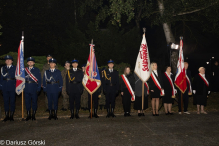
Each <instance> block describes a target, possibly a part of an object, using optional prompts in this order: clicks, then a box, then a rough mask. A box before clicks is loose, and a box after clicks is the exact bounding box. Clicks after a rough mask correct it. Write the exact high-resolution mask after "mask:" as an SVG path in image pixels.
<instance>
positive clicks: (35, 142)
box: [5, 140, 46, 145]
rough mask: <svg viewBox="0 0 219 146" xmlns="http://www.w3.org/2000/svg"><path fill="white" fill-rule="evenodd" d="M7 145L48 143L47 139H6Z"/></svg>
mask: <svg viewBox="0 0 219 146" xmlns="http://www.w3.org/2000/svg"><path fill="white" fill-rule="evenodd" d="M5 145H46V141H45V140H27V141H19V140H5Z"/></svg>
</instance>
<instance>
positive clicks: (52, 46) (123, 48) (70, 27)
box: [0, 0, 219, 76]
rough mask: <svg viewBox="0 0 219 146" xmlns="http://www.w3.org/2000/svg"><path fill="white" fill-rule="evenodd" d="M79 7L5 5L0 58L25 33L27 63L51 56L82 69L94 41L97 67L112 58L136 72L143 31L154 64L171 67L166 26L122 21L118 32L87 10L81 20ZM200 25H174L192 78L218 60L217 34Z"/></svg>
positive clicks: (31, 2)
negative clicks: (212, 58)
mask: <svg viewBox="0 0 219 146" xmlns="http://www.w3.org/2000/svg"><path fill="white" fill-rule="evenodd" d="M81 2H82V1H81ZM80 4H81V3H80V2H79V1H76V3H75V1H73V0H65V1H64V0H37V1H36V0H28V1H26V0H20V1H19V2H18V1H15V0H11V1H10V2H9V1H6V0H1V2H0V10H1V11H0V24H1V25H2V29H1V30H0V31H1V32H3V34H2V35H1V36H0V43H1V46H0V50H1V52H0V55H3V54H7V53H8V52H17V48H18V46H19V41H20V39H21V32H22V31H24V33H25V58H27V57H29V56H46V55H47V54H52V55H53V57H54V58H56V59H57V60H58V62H59V63H61V64H64V62H65V61H66V60H72V59H74V58H77V59H78V60H79V61H80V64H79V65H82V64H84V63H86V61H87V58H88V54H89V43H90V41H91V39H94V44H95V45H96V46H95V51H96V58H97V61H98V65H99V66H103V65H106V63H107V61H108V60H109V59H113V60H114V61H115V62H116V63H121V62H125V63H129V64H130V65H131V68H132V69H134V66H135V61H136V57H137V54H138V51H139V47H140V43H141V39H142V34H143V32H142V28H143V27H146V28H147V30H146V40H147V43H148V48H149V54H150V59H151V61H156V62H158V66H159V67H160V68H161V69H162V70H163V69H164V67H165V66H166V65H169V57H170V56H169V51H170V50H169V47H168V46H167V43H166V39H165V35H164V32H163V27H162V25H151V22H150V21H149V20H148V19H142V20H141V21H140V23H139V24H140V26H139V27H137V26H136V23H135V21H134V20H131V21H130V22H129V23H126V21H125V20H122V21H123V23H122V26H121V27H119V26H117V25H112V23H111V20H110V18H108V19H105V20H104V21H103V22H101V23H100V24H99V25H98V27H97V26H96V25H95V20H96V16H97V15H98V13H99V12H98V9H96V10H94V9H91V8H89V7H88V8H87V9H86V11H85V13H84V15H80V13H79V11H80V10H79V8H80ZM75 10H77V11H76V12H77V14H76V15H75ZM191 15H193V14H191ZM75 16H76V17H75ZM200 17H201V16H200ZM122 19H123V18H122ZM124 19H125V18H124ZM200 19H202V18H200ZM202 20H203V19H202ZM200 23H203V21H202V22H198V21H194V22H192V21H189V22H187V21H176V22H175V23H174V24H172V25H171V29H172V31H173V33H174V36H175V38H176V43H179V36H181V35H182V36H183V38H184V40H183V41H184V48H183V50H184V56H185V60H186V61H188V62H189V64H190V66H189V69H190V70H192V75H193V76H194V74H196V73H198V68H199V67H200V66H204V67H206V68H207V72H209V71H210V69H211V68H210V66H209V65H207V64H206V62H207V61H210V58H211V57H214V58H215V59H214V60H212V61H211V62H212V64H213V62H214V61H215V60H217V59H218V58H219V52H218V49H219V48H218V39H219V37H218V35H217V34H216V33H212V32H210V31H209V32H208V31H204V30H203V27H202V26H201V25H200ZM204 23H205V22H204ZM207 23H209V22H206V25H207ZM45 59H46V58H45Z"/></svg>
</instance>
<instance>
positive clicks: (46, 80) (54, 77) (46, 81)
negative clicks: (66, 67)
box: [43, 69, 63, 94]
mask: <svg viewBox="0 0 219 146" xmlns="http://www.w3.org/2000/svg"><path fill="white" fill-rule="evenodd" d="M51 82H52V83H54V84H50V83H51ZM62 86H63V80H62V76H61V71H60V70H58V69H55V70H54V72H51V70H50V69H49V70H46V71H45V72H44V75H43V91H44V92H46V93H47V94H48V93H59V92H61V91H62Z"/></svg>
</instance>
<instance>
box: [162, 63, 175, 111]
mask: <svg viewBox="0 0 219 146" xmlns="http://www.w3.org/2000/svg"><path fill="white" fill-rule="evenodd" d="M162 79H163V89H164V91H165V95H164V96H163V99H162V101H163V104H164V109H165V114H166V115H169V114H170V115H173V113H172V103H173V102H174V98H175V94H176V91H177V90H176V89H175V87H174V84H173V83H174V82H173V81H174V75H173V74H172V73H171V67H170V66H167V67H166V72H165V73H164V74H163V77H162Z"/></svg>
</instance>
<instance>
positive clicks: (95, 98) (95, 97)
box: [88, 92, 98, 109]
mask: <svg viewBox="0 0 219 146" xmlns="http://www.w3.org/2000/svg"><path fill="white" fill-rule="evenodd" d="M92 101H93V102H94V106H93V107H94V109H98V93H97V92H94V93H93V94H92ZM88 108H89V109H90V108H91V95H90V94H89V93H88Z"/></svg>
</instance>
